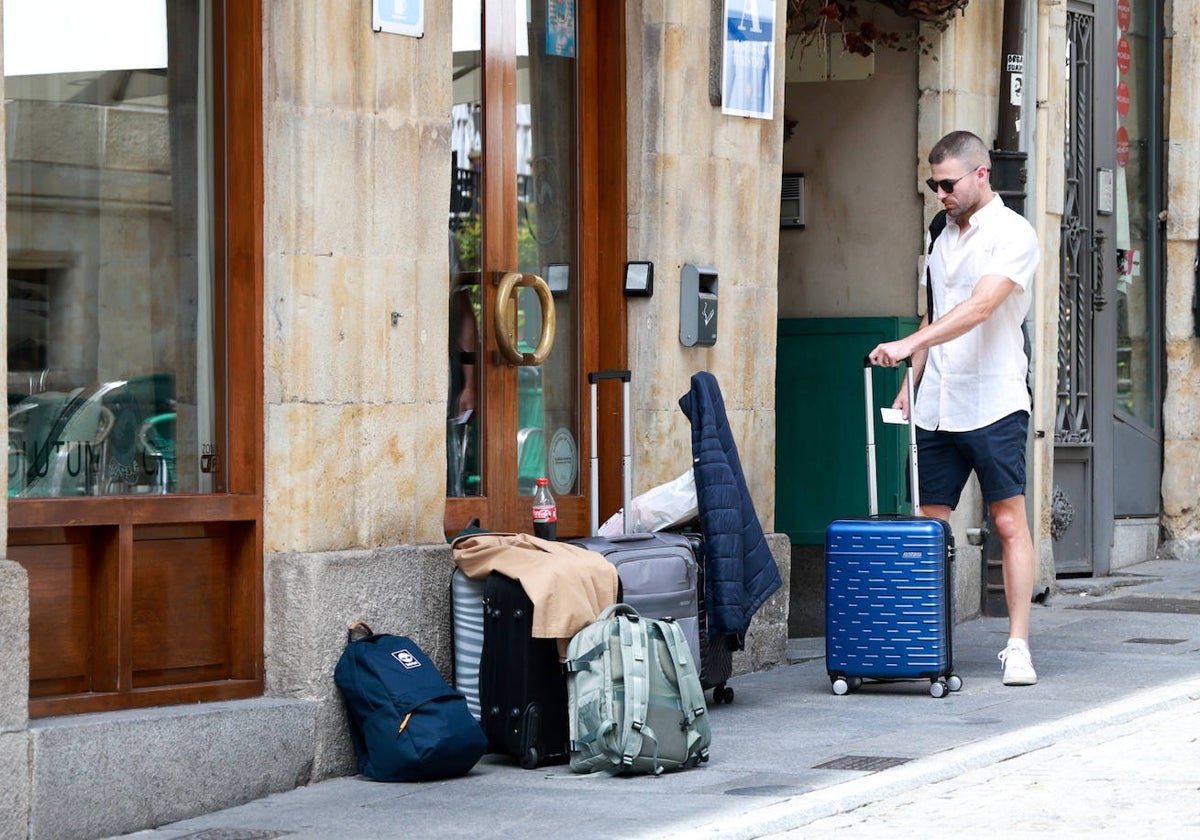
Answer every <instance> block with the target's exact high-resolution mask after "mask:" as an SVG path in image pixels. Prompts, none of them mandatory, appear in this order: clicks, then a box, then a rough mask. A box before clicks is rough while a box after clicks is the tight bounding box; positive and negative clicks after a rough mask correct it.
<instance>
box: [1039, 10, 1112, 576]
mask: <svg viewBox="0 0 1200 840" xmlns="http://www.w3.org/2000/svg"><path fill="white" fill-rule="evenodd" d="M1113 37H1114V36H1113V28H1112V23H1111V22H1108V21H1106V20H1104V19H1103V18H1102V17H1100V16H1097V15H1096V9H1095V7H1094V6H1093V5H1092V4H1090V3H1072V4H1071V6H1070V8H1069V9H1068V12H1067V81H1068V87H1069V92H1068V97H1069V99H1068V107H1067V109H1066V113H1067V126H1066V148H1065V150H1064V152H1065V170H1066V184H1065V192H1064V206H1063V219H1062V242H1061V250H1060V254H1059V257H1060V261H1061V262H1060V272H1059V299H1058V358H1057V362H1058V383H1057V397H1056V410H1055V425H1054V444H1055V447H1054V491H1053V492H1054V495H1053V503H1052V508H1051V521H1050V534H1051V537H1052V539H1053V545H1054V566H1055V572H1056V573H1057V574H1072V573H1084V574H1086V573H1092V574H1106V573H1107V572H1108V568H1109V554H1110V550H1111V534H1112V469H1113V461H1112V408H1111V407H1112V404H1113V379H1114V377H1113V375H1112V373H1111V369H1112V366H1111V365H1109V364H1107V361H1106V360H1110V359H1112V358H1113V355H1114V352H1115V351H1114V347H1113V346H1112V345H1113V343H1114V342H1113V340H1112V338H1111V336H1112V335H1113V329H1112V325H1110V324H1109V323H1108V322H1109V320H1110V310H1109V307H1108V303H1109V295H1110V292H1109V287H1108V286H1106V279H1107V282H1108V283H1111V278H1112V277H1113V276H1114V272H1113V268H1114V267H1115V266H1113V265H1110V263H1111V262H1115V258H1114V251H1113V249H1112V248H1111V247H1110V245H1109V244H1108V243H1109V241H1110V239H1111V237H1112V213H1113V205H1112V175H1113V163H1112V161H1111V160H1108V159H1107V157H1111V155H1112V149H1111V143H1110V142H1109V138H1112V137H1113V136H1114V131H1115V119H1114V116H1113V113H1112V109H1111V108H1106V107H1105V105H1106V103H1110V102H1112V101H1113V96H1114V95H1115V94H1114V93H1113V90H1112V82H1111V80H1110V79H1108V78H1107V77H1111V75H1112V74H1111V73H1108V74H1106V73H1105V72H1104V71H1103V69H1102V68H1100V67H1098V66H1097V44H1098V43H1105V44H1107V43H1111V41H1112V39H1113ZM1106 88H1107V90H1106ZM1099 138H1103V141H1104V142H1097V140H1098V139H1099Z"/></svg>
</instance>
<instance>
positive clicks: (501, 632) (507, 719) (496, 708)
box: [479, 572, 570, 769]
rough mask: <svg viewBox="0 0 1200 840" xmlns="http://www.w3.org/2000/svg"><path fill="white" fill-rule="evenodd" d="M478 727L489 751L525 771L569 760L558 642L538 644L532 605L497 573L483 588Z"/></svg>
mask: <svg viewBox="0 0 1200 840" xmlns="http://www.w3.org/2000/svg"><path fill="white" fill-rule="evenodd" d="M483 608H484V627H483V650H482V652H481V653H480V657H479V706H480V716H481V718H480V724H481V725H482V726H483V731H484V733H485V734H486V735H487V739H488V751H489V752H493V753H503V754H507V755H511V756H513V757H515V758H516V759H517V761H518V762H519V763H520V765H521V766H522V767H524V768H526V769H533V768H535V767H538V766H539V765H542V764H551V763H561V762H564V761H566V760H567V741H568V739H569V737H570V736H569V734H568V729H567V678H566V675H565V674H564V673H563V670H562V665H561V663H560V662H559V659H558V644H557V642H556V641H555V640H554V639H535V638H533V636H532V635H531V631H532V627H533V603H532V602H531V601H530V600H529V596H527V595H526V594H525V590H524V589H523V588H522V587H521V584H520V583H519V582H518V581H515V580H513V579H512V578H509V577H507V576H505V575H502V574H500V573H499V572H492V573H491V574H490V575H488V577H487V580H486V581H485V582H484V587H483Z"/></svg>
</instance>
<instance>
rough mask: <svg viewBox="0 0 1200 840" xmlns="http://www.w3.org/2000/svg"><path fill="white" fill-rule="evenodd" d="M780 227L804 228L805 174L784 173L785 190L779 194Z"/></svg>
mask: <svg viewBox="0 0 1200 840" xmlns="http://www.w3.org/2000/svg"><path fill="white" fill-rule="evenodd" d="M779 227H780V229H781V230H782V229H786V228H803V227H804V173H802V172H792V173H784V176H783V190H782V192H780V194H779Z"/></svg>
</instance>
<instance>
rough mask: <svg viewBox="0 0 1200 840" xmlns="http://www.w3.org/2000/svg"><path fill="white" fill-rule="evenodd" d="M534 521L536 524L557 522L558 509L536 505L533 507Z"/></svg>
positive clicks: (551, 506) (554, 506) (552, 506)
mask: <svg viewBox="0 0 1200 840" xmlns="http://www.w3.org/2000/svg"><path fill="white" fill-rule="evenodd" d="M533 521H534V522H557V521H558V507H557V506H556V505H534V506H533Z"/></svg>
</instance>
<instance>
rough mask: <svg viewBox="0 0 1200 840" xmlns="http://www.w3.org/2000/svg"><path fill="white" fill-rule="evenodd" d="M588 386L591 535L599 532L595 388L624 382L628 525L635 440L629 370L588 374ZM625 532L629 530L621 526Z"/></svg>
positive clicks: (623, 509) (624, 489)
mask: <svg viewBox="0 0 1200 840" xmlns="http://www.w3.org/2000/svg"><path fill="white" fill-rule="evenodd" d="M587 378H588V385H589V386H591V392H592V393H591V403H592V404H591V410H592V411H591V423H592V428H591V434H592V444H591V499H590V502H591V504H590V508H591V523H590V524H591V533H592V535H593V536H595V535H597V534H599V533H600V469H599V465H600V447H599V444H598V441H597V437H598V436H597V434H596V386H597V385H598V384H599V383H600V382H602V381H604V380H606V379H619V380H621V383H622V385H621V415H622V422H623V423H624V425H625V430H624V436H623V442H622V452H621V494H622V507H621V516H622V521H623V522H627V521H628V519H627V518H628V516H629V499H630V496H631V495H632V494H633V476H632V474H631V472H630V461H631V450H632V448H633V446H632V439H631V436H630V432H629V413H630V412H629V371H628V370H597V371H593V372H591V373H589V374H588V375H587ZM621 530H622V531H625V530H626V528H625V526H624V525H622V527H621Z"/></svg>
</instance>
